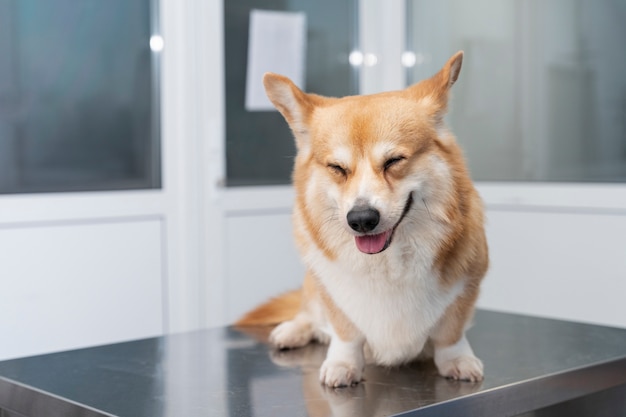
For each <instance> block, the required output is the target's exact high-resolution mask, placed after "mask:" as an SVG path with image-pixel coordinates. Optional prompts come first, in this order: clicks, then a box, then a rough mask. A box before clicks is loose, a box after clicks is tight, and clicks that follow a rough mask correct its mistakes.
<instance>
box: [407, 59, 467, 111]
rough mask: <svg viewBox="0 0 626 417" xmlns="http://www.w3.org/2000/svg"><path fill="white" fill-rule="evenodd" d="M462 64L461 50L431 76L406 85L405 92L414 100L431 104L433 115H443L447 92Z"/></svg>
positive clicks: (446, 102) (456, 77)
mask: <svg viewBox="0 0 626 417" xmlns="http://www.w3.org/2000/svg"><path fill="white" fill-rule="evenodd" d="M462 64H463V51H459V52H457V53H456V54H454V55H453V56H452V57H451V58H450V59H449V60H448V62H446V64H445V65H444V66H443V68H441V70H439V72H438V73H437V74H435V75H433V76H432V77H430V78H428V79H426V80H423V81H420V82H419V83H417V84H415V85H413V86H411V87H408V88H407V89H406V92H407V93H408V94H409V95H410V96H411V97H412V98H413V99H416V100H420V101H425V102H428V104H431V105H432V107H431V109H432V111H433V113H434V114H433V116H435V117H443V115H444V114H445V112H446V110H447V108H448V92H449V91H450V87H452V85H453V84H454V83H455V82H456V80H457V79H458V78H459V73H460V72H461V65H462Z"/></svg>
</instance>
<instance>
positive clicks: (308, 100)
mask: <svg viewBox="0 0 626 417" xmlns="http://www.w3.org/2000/svg"><path fill="white" fill-rule="evenodd" d="M263 85H264V86H265V93H266V94H267V97H268V98H269V99H270V101H271V102H272V103H273V104H274V106H275V107H276V108H277V109H278V111H279V112H280V113H281V114H282V115H283V117H284V118H285V120H286V121H287V123H288V124H289V127H291V130H292V131H293V134H294V136H295V137H296V143H297V144H298V145H300V142H301V141H303V140H306V138H307V137H308V120H309V117H310V116H311V113H312V112H313V109H314V107H315V101H316V99H317V98H318V97H317V96H314V95H312V94H306V93H304V92H303V91H302V90H300V89H299V88H298V87H296V85H295V84H294V83H293V82H292V81H291V80H290V79H289V78H287V77H285V76H283V75H278V74H274V73H271V72H268V73H265V75H264V76H263Z"/></svg>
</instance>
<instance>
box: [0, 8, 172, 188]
mask: <svg viewBox="0 0 626 417" xmlns="http://www.w3.org/2000/svg"><path fill="white" fill-rule="evenodd" d="M151 13H154V15H155V16H156V11H155V10H154V9H153V8H152V6H151V1H150V0H54V1H38V0H0V57H2V58H1V59H0V193H24V192H53V191H78V190H112V189H135V188H155V187H159V186H160V157H159V154H160V150H159V146H160V145H159V129H158V126H159V117H158V90H157V88H156V86H157V85H158V82H157V80H158V78H157V77H158V74H157V69H158V68H157V62H156V54H155V53H152V52H151V49H150V36H151V30H152V29H151V24H152V22H153V21H154V20H155V19H153V18H152V14H151Z"/></svg>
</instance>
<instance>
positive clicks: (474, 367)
mask: <svg viewBox="0 0 626 417" xmlns="http://www.w3.org/2000/svg"><path fill="white" fill-rule="evenodd" d="M437 368H438V369H439V373H440V374H441V376H445V377H446V378H452V379H456V380H461V381H470V382H477V381H482V380H483V363H482V362H481V361H480V359H478V358H477V357H476V356H459V357H457V358H454V359H450V360H448V361H446V362H443V363H441V364H437Z"/></svg>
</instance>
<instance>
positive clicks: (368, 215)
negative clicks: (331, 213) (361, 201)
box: [346, 207, 380, 233]
mask: <svg viewBox="0 0 626 417" xmlns="http://www.w3.org/2000/svg"><path fill="white" fill-rule="evenodd" d="M346 217H347V219H348V224H349V225H350V227H351V228H352V230H354V231H356V232H359V233H367V232H371V231H372V230H374V229H375V228H376V226H378V222H379V221H380V213H379V212H378V210H375V209H373V208H370V207H355V208H353V209H352V210H350V211H349V212H348V215H347V216H346Z"/></svg>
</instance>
